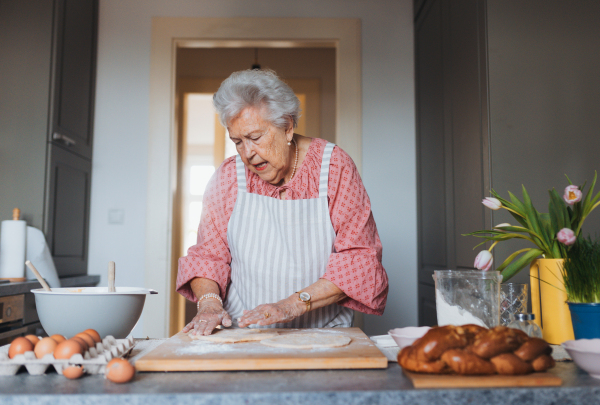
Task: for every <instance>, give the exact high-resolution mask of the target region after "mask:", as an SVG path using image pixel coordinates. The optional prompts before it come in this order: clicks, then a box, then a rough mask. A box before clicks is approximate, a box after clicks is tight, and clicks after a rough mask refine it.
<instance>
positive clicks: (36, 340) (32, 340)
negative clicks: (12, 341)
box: [25, 335, 40, 347]
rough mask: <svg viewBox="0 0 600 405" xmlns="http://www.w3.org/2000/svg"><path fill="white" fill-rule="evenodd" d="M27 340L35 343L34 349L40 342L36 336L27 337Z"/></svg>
mask: <svg viewBox="0 0 600 405" xmlns="http://www.w3.org/2000/svg"><path fill="white" fill-rule="evenodd" d="M25 339H27V340H29V341H30V342H31V343H33V347H35V345H37V342H39V341H40V339H39V338H38V337H37V336H36V335H26V336H25Z"/></svg>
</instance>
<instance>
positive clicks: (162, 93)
mask: <svg viewBox="0 0 600 405" xmlns="http://www.w3.org/2000/svg"><path fill="white" fill-rule="evenodd" d="M181 47H219V48H221V47H238V48H240V47H242V48H245V47H251V48H256V47H286V48H316V47H331V48H335V49H336V143H337V144H338V145H339V146H340V147H341V148H342V149H344V150H345V151H346V152H347V153H348V154H349V155H350V156H351V157H352V159H353V160H354V163H355V164H356V166H357V168H358V170H359V172H361V171H362V170H361V169H362V95H361V29H360V20H359V19H330V18H189V17H155V18H153V19H152V39H151V53H150V100H149V101H150V103H149V107H150V122H149V124H150V126H149V139H148V182H147V186H148V189H147V203H146V240H145V246H146V249H145V272H144V275H145V280H144V284H145V285H146V286H147V287H151V288H154V289H156V290H159V291H160V294H159V295H156V296H153V297H152V299H149V300H148V301H147V302H146V305H145V310H144V317H143V333H144V335H146V336H153V337H168V336H169V325H170V319H169V317H170V312H171V311H170V305H171V303H172V302H173V298H172V295H173V294H176V292H175V285H174V280H172V278H171V265H172V263H173V261H174V260H175V259H176V258H174V257H173V252H172V233H173V204H174V198H175V191H176V188H177V138H178V137H177V128H176V122H177V120H176V117H175V100H176V99H175V82H176V71H175V68H176V66H175V64H176V54H177V48H181Z"/></svg>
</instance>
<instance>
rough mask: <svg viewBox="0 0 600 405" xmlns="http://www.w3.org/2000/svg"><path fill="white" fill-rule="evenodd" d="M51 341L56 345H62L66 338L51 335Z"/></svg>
mask: <svg viewBox="0 0 600 405" xmlns="http://www.w3.org/2000/svg"><path fill="white" fill-rule="evenodd" d="M50 337H51V338H52V339H54V340H55V341H56V343H62V342H64V341H65V340H67V338H66V337H64V336H63V335H52V336H50Z"/></svg>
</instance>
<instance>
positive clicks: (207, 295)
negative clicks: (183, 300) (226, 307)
mask: <svg viewBox="0 0 600 405" xmlns="http://www.w3.org/2000/svg"><path fill="white" fill-rule="evenodd" d="M208 298H214V299H216V300H217V301H219V302H220V303H221V306H223V300H222V299H221V297H219V294H215V293H207V294H204V295H203V296H202V297H200V298H198V303H197V304H196V311H200V301H202V300H205V299H208Z"/></svg>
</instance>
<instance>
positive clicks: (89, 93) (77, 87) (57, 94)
mask: <svg viewBox="0 0 600 405" xmlns="http://www.w3.org/2000/svg"><path fill="white" fill-rule="evenodd" d="M55 13H56V19H55V21H56V31H55V37H56V40H55V44H56V54H55V58H56V61H57V64H56V67H55V78H54V80H55V83H54V97H53V105H52V112H53V119H52V124H53V125H52V131H51V133H50V141H51V142H53V143H55V144H57V145H60V146H63V147H66V148H67V149H69V150H70V151H72V152H74V153H77V154H80V155H82V156H83V157H86V158H88V159H91V158H92V133H93V132H92V128H93V117H94V88H95V87H94V85H95V67H96V32H97V27H96V21H97V16H96V14H97V4H96V2H95V1H89V0H87V1H81V0H63V1H57V2H56V3H55Z"/></svg>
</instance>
